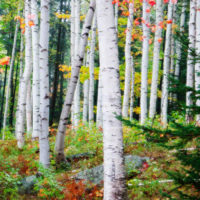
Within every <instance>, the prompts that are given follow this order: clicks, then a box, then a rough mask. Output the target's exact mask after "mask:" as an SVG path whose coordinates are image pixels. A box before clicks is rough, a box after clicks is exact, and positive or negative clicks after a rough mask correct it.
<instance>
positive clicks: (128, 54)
mask: <svg viewBox="0 0 200 200" xmlns="http://www.w3.org/2000/svg"><path fill="white" fill-rule="evenodd" d="M133 9H134V4H133V3H131V2H130V3H129V16H128V22H127V28H126V45H125V62H126V70H125V86H124V98H123V109H122V116H123V117H128V109H129V99H130V88H131V70H132V65H131V60H132V56H131V40H132V29H133Z"/></svg>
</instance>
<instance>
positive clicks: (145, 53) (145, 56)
mask: <svg viewBox="0 0 200 200" xmlns="http://www.w3.org/2000/svg"><path fill="white" fill-rule="evenodd" d="M148 8H149V4H148V2H147V1H143V16H142V17H143V20H144V21H145V22H144V23H143V25H142V27H143V44H142V66H141V95H140V108H141V115H140V122H141V124H144V122H145V120H146V118H147V92H148V91H147V87H148V83H147V76H148V65H149V34H150V29H149V28H148V27H147V24H149V21H150V14H149V13H148V12H146V10H147V9H148Z"/></svg>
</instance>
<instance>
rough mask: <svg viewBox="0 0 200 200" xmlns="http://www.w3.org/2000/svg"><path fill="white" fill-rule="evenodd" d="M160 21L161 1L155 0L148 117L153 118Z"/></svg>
mask: <svg viewBox="0 0 200 200" xmlns="http://www.w3.org/2000/svg"><path fill="white" fill-rule="evenodd" d="M162 21H163V1H162V0H157V1H156V32H155V38H154V50H153V71H152V81H151V95H150V104H149V105H150V107H149V117H150V118H154V116H155V114H156V103H157V92H158V91H157V90H158V73H159V60H160V45H161V44H160V42H159V41H158V39H159V38H161V37H162V28H161V27H160V26H159V23H160V22H162Z"/></svg>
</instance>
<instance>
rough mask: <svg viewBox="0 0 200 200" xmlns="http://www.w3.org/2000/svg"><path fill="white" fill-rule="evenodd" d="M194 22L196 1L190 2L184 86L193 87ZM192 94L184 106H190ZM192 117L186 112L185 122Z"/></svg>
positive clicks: (187, 94)
mask: <svg viewBox="0 0 200 200" xmlns="http://www.w3.org/2000/svg"><path fill="white" fill-rule="evenodd" d="M195 21H196V0H191V1H190V19H189V48H188V58H187V79H186V86H188V87H191V88H193V87H194V56H193V55H192V51H193V50H194V48H195V37H196V35H195V29H196V27H195ZM191 95H192V92H191V91H189V92H187V93H186V106H192V105H193V101H192V97H191ZM192 119H193V116H191V114H190V109H187V110H186V121H188V122H189V121H191V120H192Z"/></svg>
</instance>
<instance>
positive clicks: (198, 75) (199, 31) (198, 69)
mask: <svg viewBox="0 0 200 200" xmlns="http://www.w3.org/2000/svg"><path fill="white" fill-rule="evenodd" d="M196 8H197V10H198V11H197V12H196V55H197V56H199V55H200V12H199V9H200V1H197V3H196ZM195 88H196V91H199V90H200V60H197V62H196V63H195ZM197 97H198V99H197V101H196V105H197V106H200V99H199V98H200V96H199V95H198V96H197ZM196 122H197V124H198V125H199V124H200V115H197V116H196Z"/></svg>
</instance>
